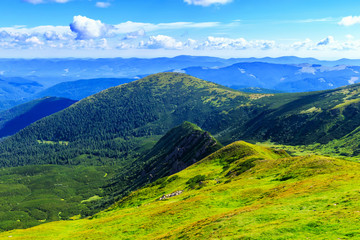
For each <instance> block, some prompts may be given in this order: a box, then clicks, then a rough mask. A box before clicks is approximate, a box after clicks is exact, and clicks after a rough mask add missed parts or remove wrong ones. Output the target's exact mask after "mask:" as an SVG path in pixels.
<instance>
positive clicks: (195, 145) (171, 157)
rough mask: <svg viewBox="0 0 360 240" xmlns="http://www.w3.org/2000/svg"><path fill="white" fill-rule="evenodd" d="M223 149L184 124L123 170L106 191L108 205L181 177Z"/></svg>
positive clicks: (167, 134)
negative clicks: (171, 177) (149, 185)
mask: <svg viewBox="0 0 360 240" xmlns="http://www.w3.org/2000/svg"><path fill="white" fill-rule="evenodd" d="M221 147H222V145H221V144H220V143H219V142H218V141H217V140H216V139H215V138H214V137H212V136H211V135H210V134H209V133H208V132H205V131H203V130H202V129H201V128H199V127H198V126H196V125H195V124H192V123H189V122H184V123H182V124H181V125H179V126H177V127H175V128H173V129H171V130H170V131H169V132H167V133H166V134H165V135H164V136H163V137H162V138H161V139H160V140H159V141H158V142H157V143H156V144H155V145H154V147H153V148H152V149H151V150H150V151H149V152H148V153H147V154H146V155H144V156H141V157H139V158H138V159H137V160H136V161H135V162H134V163H132V164H131V166H128V167H127V168H123V171H122V172H119V173H118V174H117V175H116V176H115V177H114V178H113V179H111V180H110V182H109V183H108V184H107V186H106V187H105V188H104V190H105V191H104V196H105V197H106V198H107V200H106V202H114V201H116V200H119V199H120V198H121V197H123V196H125V195H126V194H128V193H129V192H131V191H134V190H136V189H138V188H140V187H143V186H144V185H145V184H147V183H152V184H158V183H157V182H156V180H158V179H159V178H162V177H166V176H169V175H171V174H174V173H177V172H179V171H181V170H183V169H185V168H186V167H188V166H190V165H192V164H194V163H196V162H197V161H199V160H201V159H203V158H204V157H206V156H207V155H209V154H211V153H213V152H215V151H216V150H218V149H220V148H221Z"/></svg>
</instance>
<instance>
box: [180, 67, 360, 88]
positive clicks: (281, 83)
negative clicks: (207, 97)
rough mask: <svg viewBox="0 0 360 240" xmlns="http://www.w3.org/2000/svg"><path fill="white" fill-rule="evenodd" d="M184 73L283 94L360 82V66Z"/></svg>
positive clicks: (195, 69)
mask: <svg viewBox="0 0 360 240" xmlns="http://www.w3.org/2000/svg"><path fill="white" fill-rule="evenodd" d="M181 72H184V73H186V74H189V75H191V76H194V77H198V78H201V79H206V80H207V81H212V82H215V83H218V84H221V85H224V86H228V87H231V88H235V89H240V88H249V87H259V88H266V89H272V90H275V91H284V92H309V91H319V90H327V89H333V88H337V87H341V86H345V85H350V84H354V83H357V82H359V81H360V67H359V66H345V65H343V66H335V67H326V66H322V65H316V64H278V63H277V64H274V63H265V62H247V63H246V62H244V63H236V64H234V65H231V66H226V67H220V68H206V67H190V68H185V69H182V70H181Z"/></svg>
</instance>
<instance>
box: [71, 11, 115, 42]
mask: <svg viewBox="0 0 360 240" xmlns="http://www.w3.org/2000/svg"><path fill="white" fill-rule="evenodd" d="M111 28H112V26H110V25H107V24H104V23H102V22H101V21H100V20H93V19H90V18H87V17H83V16H80V15H79V16H75V17H74V19H73V22H72V23H71V24H70V29H71V31H73V32H74V33H76V34H77V39H79V40H85V39H93V38H101V37H105V36H107V35H108V34H109V31H110V29H111Z"/></svg>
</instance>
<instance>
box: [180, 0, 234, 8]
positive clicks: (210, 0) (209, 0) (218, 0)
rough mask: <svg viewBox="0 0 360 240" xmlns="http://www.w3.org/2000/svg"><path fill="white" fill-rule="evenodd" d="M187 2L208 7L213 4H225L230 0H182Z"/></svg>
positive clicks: (230, 0)
mask: <svg viewBox="0 0 360 240" xmlns="http://www.w3.org/2000/svg"><path fill="white" fill-rule="evenodd" d="M184 2H186V3H187V4H190V5H197V6H203V7H208V6H210V5H213V4H227V3H230V2H232V0H184Z"/></svg>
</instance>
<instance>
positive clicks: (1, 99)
mask: <svg viewBox="0 0 360 240" xmlns="http://www.w3.org/2000/svg"><path fill="white" fill-rule="evenodd" d="M43 89H44V86H43V85H42V84H40V83H38V82H36V81H32V80H28V79H24V78H21V77H1V78H0V111H1V110H5V109H8V108H11V107H14V106H16V105H18V104H21V103H24V102H26V101H27V99H28V98H31V97H32V96H33V95H34V94H36V93H37V92H39V91H41V90H43Z"/></svg>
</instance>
